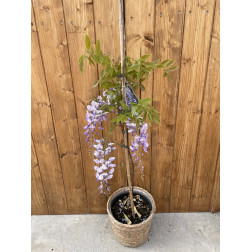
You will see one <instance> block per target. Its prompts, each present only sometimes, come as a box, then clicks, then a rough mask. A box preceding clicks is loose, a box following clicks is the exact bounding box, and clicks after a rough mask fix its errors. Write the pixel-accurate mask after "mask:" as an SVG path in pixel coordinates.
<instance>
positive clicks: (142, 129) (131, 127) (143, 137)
mask: <svg viewBox="0 0 252 252" xmlns="http://www.w3.org/2000/svg"><path fill="white" fill-rule="evenodd" d="M126 126H127V128H128V133H131V134H132V137H133V136H134V139H133V140H132V141H131V145H130V150H131V152H132V156H133V157H135V160H134V161H135V162H137V161H138V167H139V168H140V167H141V164H142V160H141V156H140V155H137V154H138V151H139V150H140V146H142V148H143V150H144V152H146V153H147V148H148V146H149V144H148V134H147V129H148V124H147V123H144V124H140V126H139V134H137V130H136V124H135V123H133V122H131V121H126ZM142 155H143V154H142ZM143 169H144V167H143V165H142V169H141V172H142V175H143Z"/></svg>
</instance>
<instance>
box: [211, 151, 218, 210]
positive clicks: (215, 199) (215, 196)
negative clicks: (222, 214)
mask: <svg viewBox="0 0 252 252" xmlns="http://www.w3.org/2000/svg"><path fill="white" fill-rule="evenodd" d="M209 211H211V212H212V213H214V212H218V211H220V153H219V157H218V161H217V167H216V174H215V179H214V186H213V194H212V200H211V203H210V209H209Z"/></svg>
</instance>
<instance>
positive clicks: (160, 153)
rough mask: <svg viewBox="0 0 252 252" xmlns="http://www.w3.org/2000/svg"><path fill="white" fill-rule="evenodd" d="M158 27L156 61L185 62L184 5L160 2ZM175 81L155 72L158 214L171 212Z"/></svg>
mask: <svg viewBox="0 0 252 252" xmlns="http://www.w3.org/2000/svg"><path fill="white" fill-rule="evenodd" d="M155 19H156V24H155V49H154V57H155V59H157V58H161V60H162V61H163V60H166V59H168V58H169V59H175V60H176V64H177V65H178V66H179V65H180V61H181V51H182V37H183V20H184V1H182V0H180V1H175V0H174V1H169V2H167V1H157V5H156V16H155ZM173 78H174V79H173V81H171V80H170V79H169V78H168V77H166V78H164V77H163V71H162V70H160V69H157V70H156V71H155V72H154V84H153V106H154V107H155V108H156V109H157V110H158V111H159V112H161V116H160V119H161V124H160V125H154V127H153V130H152V168H151V193H152V195H153V197H154V199H155V202H156V206H157V211H158V212H167V211H169V198H170V183H171V182H170V181H171V171H172V155H173V147H174V127H175V116H176V106H177V89H178V85H179V70H178V71H176V72H175V73H174V74H173Z"/></svg>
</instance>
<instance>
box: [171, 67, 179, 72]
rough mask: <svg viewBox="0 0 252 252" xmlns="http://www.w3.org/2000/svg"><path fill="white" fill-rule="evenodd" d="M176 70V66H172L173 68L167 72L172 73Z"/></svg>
mask: <svg viewBox="0 0 252 252" xmlns="http://www.w3.org/2000/svg"><path fill="white" fill-rule="evenodd" d="M177 69H178V66H174V67H172V68H170V69H169V72H173V71H175V70H177Z"/></svg>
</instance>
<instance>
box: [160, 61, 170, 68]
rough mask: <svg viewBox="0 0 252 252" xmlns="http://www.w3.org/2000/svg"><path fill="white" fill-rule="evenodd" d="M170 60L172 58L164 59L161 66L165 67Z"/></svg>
mask: <svg viewBox="0 0 252 252" xmlns="http://www.w3.org/2000/svg"><path fill="white" fill-rule="evenodd" d="M169 61H170V60H164V61H163V62H162V63H161V64H160V66H161V67H165V66H166V64H167V63H169Z"/></svg>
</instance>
